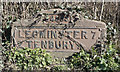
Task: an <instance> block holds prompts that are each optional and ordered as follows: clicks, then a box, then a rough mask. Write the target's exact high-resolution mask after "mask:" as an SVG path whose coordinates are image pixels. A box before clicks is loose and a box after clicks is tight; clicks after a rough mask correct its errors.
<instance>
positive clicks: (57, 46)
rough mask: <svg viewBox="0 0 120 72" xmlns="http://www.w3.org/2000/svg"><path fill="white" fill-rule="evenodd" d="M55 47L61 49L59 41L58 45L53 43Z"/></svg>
mask: <svg viewBox="0 0 120 72" xmlns="http://www.w3.org/2000/svg"><path fill="white" fill-rule="evenodd" d="M55 47H56V48H57V49H60V48H61V42H60V41H59V43H57V41H55Z"/></svg>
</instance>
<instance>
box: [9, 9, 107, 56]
mask: <svg viewBox="0 0 120 72" xmlns="http://www.w3.org/2000/svg"><path fill="white" fill-rule="evenodd" d="M65 13H68V11H67V10H60V9H50V10H44V11H41V12H40V13H39V14H38V15H37V17H36V18H34V19H22V20H19V21H17V22H15V23H14V24H13V27H12V31H11V32H12V36H13V37H12V42H13V45H14V46H15V47H17V48H23V47H28V48H32V49H34V48H42V49H45V50H46V51H48V52H51V54H52V55H53V56H55V57H68V56H70V55H72V53H74V52H79V50H80V48H83V49H85V50H90V49H91V46H93V45H94V44H95V43H96V41H97V39H99V38H103V37H104V36H105V24H104V23H103V22H98V21H93V20H88V19H84V18H80V19H78V18H75V16H72V15H68V14H65ZM78 16H79V14H78ZM79 17H80V16H79ZM72 20H73V22H72Z"/></svg>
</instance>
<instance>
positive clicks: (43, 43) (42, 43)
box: [41, 41, 47, 49]
mask: <svg viewBox="0 0 120 72" xmlns="http://www.w3.org/2000/svg"><path fill="white" fill-rule="evenodd" d="M41 48H45V49H47V41H41Z"/></svg>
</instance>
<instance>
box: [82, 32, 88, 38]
mask: <svg viewBox="0 0 120 72" xmlns="http://www.w3.org/2000/svg"><path fill="white" fill-rule="evenodd" d="M86 34H87V32H86V31H81V39H88V38H87V36H86Z"/></svg>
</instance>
